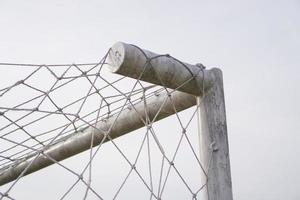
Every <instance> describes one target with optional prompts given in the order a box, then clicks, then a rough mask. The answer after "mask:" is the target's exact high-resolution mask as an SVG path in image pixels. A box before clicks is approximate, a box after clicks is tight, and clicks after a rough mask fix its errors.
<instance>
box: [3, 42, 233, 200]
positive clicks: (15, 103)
mask: <svg viewBox="0 0 300 200" xmlns="http://www.w3.org/2000/svg"><path fill="white" fill-rule="evenodd" d="M0 65H1V73H0V74H1V75H2V77H1V80H3V81H2V82H3V83H1V88H2V89H0V200H2V199H158V200H161V199H203V200H232V186H231V175H230V162H229V150H228V137H227V127H226V116H225V103H224V91H223V80H222V72H221V70H220V69H217V68H212V69H206V68H205V67H204V66H203V65H202V64H196V65H191V64H187V63H184V62H181V61H179V60H178V59H176V58H174V57H172V56H170V55H168V54H156V53H153V52H150V51H148V50H144V49H141V48H139V47H137V46H135V45H131V44H126V43H122V42H118V43H116V44H115V45H113V46H112V47H111V48H110V49H109V51H108V52H107V53H106V54H105V56H104V57H103V58H102V59H101V60H100V61H99V62H98V63H84V64H70V65H65V64H57V65H35V64H13V63H1V64H0Z"/></svg>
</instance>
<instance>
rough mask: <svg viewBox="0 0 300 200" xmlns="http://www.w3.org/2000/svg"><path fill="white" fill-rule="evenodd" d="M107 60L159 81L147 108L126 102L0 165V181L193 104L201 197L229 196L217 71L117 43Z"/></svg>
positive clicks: (117, 68) (221, 199)
mask: <svg viewBox="0 0 300 200" xmlns="http://www.w3.org/2000/svg"><path fill="white" fill-rule="evenodd" d="M108 59H109V62H108V65H109V69H110V71H111V72H113V73H116V74H120V75H123V76H126V77H131V78H134V79H137V80H140V81H145V82H148V83H152V84H155V85H161V86H163V87H164V88H165V89H166V90H165V91H164V92H161V93H159V94H157V95H154V96H152V97H150V98H149V99H147V107H146V106H145V104H144V103H143V102H139V103H136V104H132V105H131V108H126V109H124V110H122V111H121V112H120V113H116V114H114V115H111V116H110V117H109V118H108V119H106V120H104V121H99V122H97V123H95V124H91V125H89V126H87V127H85V128H82V129H80V130H78V131H76V132H74V133H73V134H70V135H67V136H65V137H62V138H60V139H59V140H57V141H55V142H54V143H53V144H51V145H49V146H47V147H46V148H45V149H43V150H42V151H38V152H33V153H31V154H30V155H28V156H26V157H25V158H24V159H22V160H20V161H18V162H16V163H13V164H11V165H9V166H6V167H4V168H2V169H0V185H4V184H6V183H8V182H11V181H13V180H16V179H18V178H19V177H21V176H24V175H27V174H30V173H33V172H35V171H38V170H40V169H42V168H45V167H47V166H50V165H52V164H54V163H57V162H59V161H62V160H64V159H66V158H69V157H71V156H74V155H76V154H78V153H81V152H83V151H85V150H88V149H90V147H91V144H92V146H97V145H99V144H102V143H103V142H106V141H109V140H110V139H114V138H117V137H120V136H122V135H124V134H127V133H129V132H131V131H134V130H136V129H139V128H141V127H143V126H145V121H147V120H150V121H152V122H155V121H158V120H160V119H163V118H166V117H168V116H171V115H173V114H176V113H177V112H180V111H183V110H185V109H188V108H190V107H192V106H195V105H196V106H197V111H198V126H199V151H200V161H201V163H202V165H203V167H204V171H205V176H204V177H202V179H203V180H202V181H203V184H204V193H203V196H202V198H203V199H204V200H232V199H233V197H232V184H231V173H230V161H229V149H228V136H227V127H226V114H225V102H224V90H223V80H222V72H221V70H220V69H217V68H213V69H210V70H207V69H205V68H204V66H203V65H201V64H198V65H191V64H187V63H183V62H181V61H179V60H177V59H176V58H173V57H172V56H170V55H168V54H166V55H158V54H155V53H153V52H150V51H147V50H144V49H141V48H139V47H137V46H135V45H131V44H126V43H122V42H118V43H116V44H115V45H113V46H112V47H111V48H110V50H109V52H108ZM169 88H170V89H169ZM171 89H173V90H171ZM170 99H171V100H170ZM145 110H146V112H147V114H145ZM146 118H148V119H146ZM170 137H172V136H171V135H170Z"/></svg>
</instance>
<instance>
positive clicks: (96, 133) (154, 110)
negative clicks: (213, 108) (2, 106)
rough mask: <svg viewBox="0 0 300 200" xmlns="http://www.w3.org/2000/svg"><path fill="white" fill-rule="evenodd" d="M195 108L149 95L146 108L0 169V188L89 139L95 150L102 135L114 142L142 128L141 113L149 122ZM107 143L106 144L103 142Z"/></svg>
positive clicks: (185, 100)
mask: <svg viewBox="0 0 300 200" xmlns="http://www.w3.org/2000/svg"><path fill="white" fill-rule="evenodd" d="M167 95H171V99H172V102H171V101H170V98H167ZM166 98H167V99H166ZM195 104H196V98H195V97H194V96H193V95H190V94H186V93H183V92H179V91H174V92H172V93H169V94H167V92H162V93H158V94H156V95H153V96H152V97H150V98H149V99H147V108H146V107H145V104H144V102H139V103H137V104H135V105H133V106H134V108H133V107H131V108H126V109H124V110H123V111H121V112H120V113H119V114H115V115H112V116H111V117H110V118H108V119H107V120H105V121H100V122H98V123H97V124H95V126H93V127H87V128H84V129H82V130H80V131H78V132H75V133H73V134H71V135H69V136H67V137H64V138H62V139H60V140H59V141H57V142H56V143H55V144H53V145H51V146H49V147H48V148H47V149H44V150H43V154H38V152H36V153H33V154H31V155H29V156H27V157H26V158H24V159H23V160H21V161H20V162H18V163H14V164H12V165H10V166H8V167H5V168H4V169H0V185H4V184H6V183H8V182H11V181H13V180H15V179H17V178H18V176H19V175H20V174H21V173H23V171H24V170H26V172H25V173H24V175H27V174H30V173H33V172H35V171H38V170H40V169H42V168H44V167H47V166H49V165H52V164H54V163H55V162H54V161H53V160H55V161H57V162H59V161H61V160H64V159H66V158H69V157H71V156H74V155H76V154H78V153H81V152H83V151H85V150H88V149H89V148H90V145H91V140H92V137H94V138H93V146H96V145H99V144H100V143H101V141H102V140H103V137H104V134H105V133H107V134H109V136H110V137H111V138H112V139H114V138H117V137H120V136H122V135H125V134H127V133H129V132H131V131H134V130H136V129H139V128H141V127H143V126H145V124H144V122H143V120H144V121H146V113H145V110H147V115H148V117H149V119H150V120H153V119H154V121H158V120H160V119H163V118H166V117H168V116H170V115H173V114H175V112H180V111H182V110H185V109H187V108H190V107H192V106H194V105H195ZM173 105H174V106H175V108H176V111H175V110H174V107H173ZM156 115H157V116H156ZM155 116H156V117H155ZM142 119H143V120H142ZM107 141H109V140H108V139H106V140H105V141H104V142H107ZM50 158H51V159H50Z"/></svg>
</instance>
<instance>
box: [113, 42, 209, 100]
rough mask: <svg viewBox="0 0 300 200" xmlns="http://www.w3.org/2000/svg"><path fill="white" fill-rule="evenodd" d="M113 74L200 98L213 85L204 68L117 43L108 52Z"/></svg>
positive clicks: (207, 71)
mask: <svg viewBox="0 0 300 200" xmlns="http://www.w3.org/2000/svg"><path fill="white" fill-rule="evenodd" d="M108 58H109V61H108V63H109V68H110V70H111V71H112V72H113V73H117V74H121V75H123V76H128V77H131V78H134V79H140V80H143V81H146V82H149V83H153V84H157V85H162V86H165V87H168V88H172V89H177V90H179V91H182V92H186V93H189V94H193V95H197V96H199V95H200V96H201V95H202V93H203V91H204V90H208V89H209V88H210V87H212V85H213V83H214V76H213V73H211V70H205V69H204V67H203V65H201V64H200V65H199V64H198V65H191V64H187V63H183V62H181V61H179V60H177V59H175V58H173V57H171V56H169V55H159V54H156V53H153V52H151V51H148V50H144V49H140V48H139V47H137V46H135V45H130V44H126V43H123V42H118V43H116V44H115V45H113V46H112V47H111V49H110V51H109V57H108Z"/></svg>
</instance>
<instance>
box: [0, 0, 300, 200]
mask: <svg viewBox="0 0 300 200" xmlns="http://www.w3.org/2000/svg"><path fill="white" fill-rule="evenodd" d="M299 19H300V1H299V0H286V1H283V0H282V1H277V0H275V1H274V0H273V1H271V0H270V1H260V0H257V1H219V2H217V1H213V2H212V1H210V2H209V1H200V0H198V1H196V0H195V1H193V0H186V1H177V0H173V1H158V0H152V1H142V0H135V1H131V0H128V1H114V0H109V1H101V0H98V1H92V0H91V1H79V0H77V1H76V0H73V1H71V0H65V1H61V0H52V1H37V0H27V1H16V0H0V27H1V31H0V62H13V63H38V64H43V63H47V64H52V63H80V62H95V61H98V60H99V59H100V58H101V57H102V56H103V55H104V53H105V52H106V51H107V50H108V48H109V47H110V46H111V45H113V44H114V43H115V42H117V41H124V42H127V43H133V44H136V45H138V46H140V47H142V48H145V49H149V50H152V51H154V52H157V53H169V54H171V55H172V56H174V57H176V58H178V59H181V60H183V61H185V62H188V63H191V64H193V63H199V62H200V63H203V64H204V65H206V66H207V67H209V68H210V67H220V68H221V69H222V70H223V75H224V86H225V96H226V106H227V108H226V109H227V120H228V121H227V123H228V134H229V145H230V159H231V171H232V182H233V192H234V198H235V199H241V200H250V199H251V200H252V199H257V200H260V199H261V200H266V199H270V200H271V199H272V200H279V199H291V200H294V199H295V200H296V199H300V192H299V188H300V172H299V169H300V161H299V159H298V157H299V155H300V150H299V145H300V132H299V130H300V123H299V122H300V106H299V102H300V92H299V89H298V87H299V84H300V69H299V63H300V56H299V52H300V39H299V34H300V20H299Z"/></svg>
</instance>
